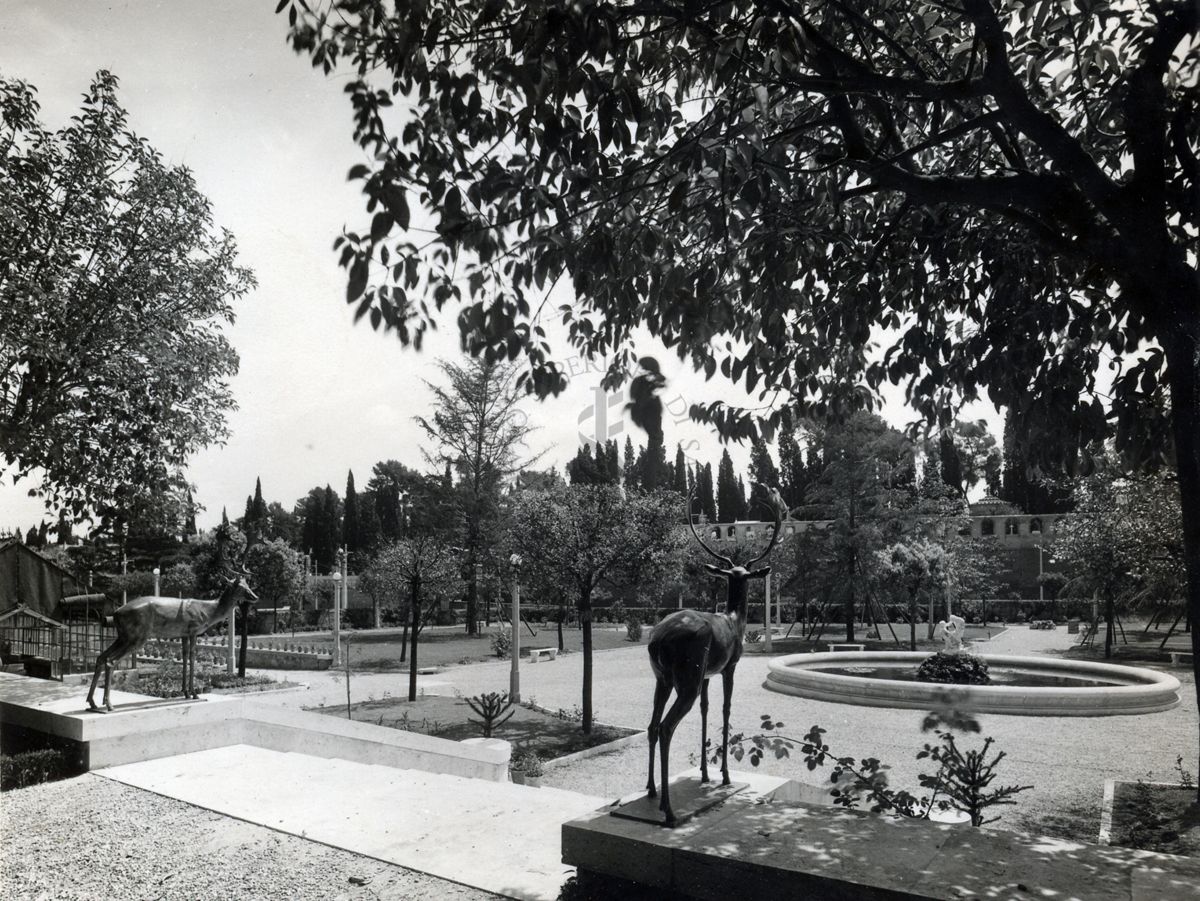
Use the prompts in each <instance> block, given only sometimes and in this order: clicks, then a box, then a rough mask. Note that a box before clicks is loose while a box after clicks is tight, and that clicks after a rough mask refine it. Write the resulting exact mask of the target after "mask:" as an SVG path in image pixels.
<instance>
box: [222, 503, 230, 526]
mask: <svg viewBox="0 0 1200 901" xmlns="http://www.w3.org/2000/svg"><path fill="white" fill-rule="evenodd" d="M221 525H222V526H223V527H224V528H225V531H227V532H228V531H229V514H228V513H227V512H226V510H225V508H224V507H222V508H221Z"/></svg>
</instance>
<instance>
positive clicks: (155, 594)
mask: <svg viewBox="0 0 1200 901" xmlns="http://www.w3.org/2000/svg"><path fill="white" fill-rule="evenodd" d="M159 572H160V570H159V568H158V567H157V566H156V567H154V596H155V597H159V594H158V574H159Z"/></svg>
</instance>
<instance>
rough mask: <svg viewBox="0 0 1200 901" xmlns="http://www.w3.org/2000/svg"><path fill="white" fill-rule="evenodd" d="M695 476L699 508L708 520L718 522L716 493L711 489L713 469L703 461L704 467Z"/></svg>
mask: <svg viewBox="0 0 1200 901" xmlns="http://www.w3.org/2000/svg"><path fill="white" fill-rule="evenodd" d="M696 478H697V479H698V480H699V482H700V490H699V492H698V493H699V495H700V509H701V510H702V511H703V512H704V517H705V519H707V520H708V521H709V522H718V519H717V500H716V494H715V492H714V491H713V471H712V464H711V463H705V464H704V468H703V469H702V470H700V472H699V473H698V474H697V476H696Z"/></svg>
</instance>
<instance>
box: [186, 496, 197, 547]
mask: <svg viewBox="0 0 1200 901" xmlns="http://www.w3.org/2000/svg"><path fill="white" fill-rule="evenodd" d="M198 534H199V530H198V529H197V528H196V500H195V498H193V497H192V489H191V488H189V489H188V490H187V512H186V513H185V514H184V519H183V537H184V540H185V541H186V540H187V539H189V538H195V537H196V535H198Z"/></svg>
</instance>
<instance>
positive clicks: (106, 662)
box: [87, 638, 132, 713]
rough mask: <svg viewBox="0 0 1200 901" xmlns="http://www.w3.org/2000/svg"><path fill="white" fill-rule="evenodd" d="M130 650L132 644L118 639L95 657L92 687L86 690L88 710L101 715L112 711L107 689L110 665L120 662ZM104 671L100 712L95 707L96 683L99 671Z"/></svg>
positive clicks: (110, 677) (110, 676)
mask: <svg viewBox="0 0 1200 901" xmlns="http://www.w3.org/2000/svg"><path fill="white" fill-rule="evenodd" d="M131 648H132V643H130V642H129V641H127V640H126V639H124V638H118V639H117V640H116V641H114V642H113V643H112V644H110V645H109V646H108V647H107V648H106V649H105V650H103V651H101V652H100V654H99V655H98V656H97V657H96V669H95V670H94V671H93V672H92V685H91V688H89V689H88V694H87V705H88V710H92V711H94V712H96V713H103V712H105V711H107V710H112V704H111V703H110V701H109V689H110V687H111V685H112V665H113V661H114V660H120V659H121V658H122V657H124V656H125V655H126V654H127V653H129V650H130V649H131ZM101 670H104V708H105V710H103V711H102V710H101V709H100V708H99V707H97V706H96V701H95V696H96V683H97V682H98V681H100V671H101Z"/></svg>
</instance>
